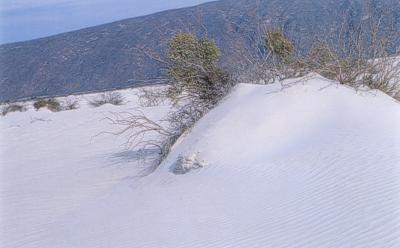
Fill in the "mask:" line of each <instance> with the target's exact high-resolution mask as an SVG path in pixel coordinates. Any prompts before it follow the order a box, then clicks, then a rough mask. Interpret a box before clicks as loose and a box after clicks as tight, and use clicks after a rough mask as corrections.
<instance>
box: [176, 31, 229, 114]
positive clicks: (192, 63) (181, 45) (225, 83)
mask: <svg viewBox="0 0 400 248" xmlns="http://www.w3.org/2000/svg"><path fill="white" fill-rule="evenodd" d="M219 57H220V50H219V48H218V47H217V45H216V44H215V42H213V41H210V40H208V39H197V38H196V37H195V36H194V35H193V34H190V33H180V34H177V35H175V36H174V37H173V38H172V39H171V40H170V42H169V47H168V74H169V78H170V81H171V87H170V88H169V92H168V96H169V98H170V99H172V100H173V102H175V103H176V102H178V101H179V100H181V99H182V95H185V97H186V99H189V100H190V101H192V102H196V104H197V103H198V104H200V105H203V106H207V107H211V106H213V105H215V104H216V103H217V102H218V100H219V99H221V98H222V97H223V96H224V95H225V94H226V93H227V91H228V90H229V88H230V86H231V85H230V84H229V83H230V77H229V75H228V74H227V73H226V72H225V71H224V70H222V69H221V68H220V67H219V66H218V60H219Z"/></svg>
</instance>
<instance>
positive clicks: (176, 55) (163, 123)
mask: <svg viewBox="0 0 400 248" xmlns="http://www.w3.org/2000/svg"><path fill="white" fill-rule="evenodd" d="M387 10H388V9H387V8H383V7H382V9H380V11H379V12H378V13H377V11H376V9H374V8H372V7H371V6H369V5H368V3H366V5H365V9H364V13H363V14H364V15H365V16H367V17H368V18H361V19H360V20H359V21H358V22H354V21H350V20H353V19H351V18H349V16H350V15H351V13H347V12H344V13H343V16H342V19H341V20H340V21H339V22H338V25H337V29H334V30H329V31H328V32H327V33H326V34H321V35H319V36H317V37H314V38H313V42H312V45H311V46H308V47H306V46H305V45H304V44H301V43H298V42H296V41H293V40H291V38H290V34H287V33H286V32H285V31H284V28H283V27H284V26H281V27H280V26H269V25H262V24H260V30H259V33H258V34H256V37H252V38H251V39H249V41H250V42H253V45H252V47H254V48H255V49H254V51H243V50H241V48H240V47H237V49H238V51H239V52H240V51H243V53H242V55H243V56H242V60H243V63H241V62H238V64H239V65H240V66H239V67H238V68H240V69H238V70H237V71H236V72H235V73H233V74H229V73H227V72H226V71H225V70H224V69H223V68H222V67H221V66H220V64H219V58H220V56H221V51H220V50H219V48H218V47H217V45H216V44H215V42H214V41H212V40H210V39H208V38H206V37H203V38H198V37H197V36H196V35H195V34H192V33H177V34H175V35H174V36H173V37H172V38H171V39H170V40H169V42H168V50H167V54H166V58H165V59H163V57H162V56H159V55H157V54H154V53H152V52H151V51H150V52H149V51H144V53H145V54H146V55H147V56H150V57H151V58H153V59H155V60H156V61H157V62H159V63H162V64H163V65H164V67H165V71H166V74H165V76H166V77H165V78H164V79H163V80H165V81H166V82H168V84H167V86H166V87H164V88H162V89H157V90H154V89H142V90H141V91H140V93H139V98H140V101H141V103H142V106H145V107H152V106H156V105H158V104H160V103H163V102H165V101H168V102H169V103H170V104H171V105H172V110H171V111H170V112H169V113H168V115H167V116H166V117H165V118H164V119H162V120H152V119H150V118H148V117H147V116H146V115H145V114H144V113H143V112H142V111H139V110H137V111H136V112H134V113H132V112H131V113H120V114H114V115H113V116H112V117H111V118H109V120H110V121H111V123H112V124H114V125H117V126H119V127H120V131H119V132H115V133H113V134H117V135H121V134H128V140H127V145H128V146H129V147H131V148H135V149H147V150H156V151H158V155H157V156H156V158H153V159H152V161H151V162H152V164H153V165H154V166H153V168H155V167H156V166H157V165H158V164H160V163H161V161H162V160H163V159H164V158H165V157H166V156H167V155H168V153H169V151H170V149H171V147H172V146H173V145H174V143H175V142H176V141H177V140H178V139H179V137H180V136H181V135H182V134H184V133H185V132H186V131H188V130H190V129H191V127H193V125H195V123H196V122H197V121H198V120H199V119H200V118H201V117H202V116H203V115H204V114H205V113H207V112H208V111H209V110H210V109H212V108H213V107H214V106H215V105H217V104H218V103H219V102H220V101H221V100H222V99H223V98H224V96H226V95H227V94H228V93H229V92H230V90H231V89H232V87H233V86H234V85H235V84H236V83H237V82H254V83H261V84H268V83H274V82H281V81H282V80H285V79H288V78H296V77H301V76H305V75H308V74H310V73H317V74H320V75H322V76H324V77H326V78H327V79H331V80H334V81H337V82H339V83H340V84H344V85H347V86H350V87H353V88H354V89H356V90H360V89H379V90H381V91H383V92H385V93H386V94H388V95H390V96H392V97H394V98H397V99H399V97H400V87H399V85H400V63H398V62H397V61H396V60H398V58H396V57H395V55H396V54H397V53H396V52H397V50H396V47H395V46H396V44H399V39H400V35H399V33H398V29H397V28H396V26H395V25H396V21H395V16H389V15H393V12H391V11H387ZM372 12H373V13H372ZM383 16H385V21H382V20H383V18H382V17H383ZM236 62H237V61H236ZM99 102H100V103H103V102H105V101H99ZM95 105H98V104H95ZM145 137H151V138H150V139H149V138H145Z"/></svg>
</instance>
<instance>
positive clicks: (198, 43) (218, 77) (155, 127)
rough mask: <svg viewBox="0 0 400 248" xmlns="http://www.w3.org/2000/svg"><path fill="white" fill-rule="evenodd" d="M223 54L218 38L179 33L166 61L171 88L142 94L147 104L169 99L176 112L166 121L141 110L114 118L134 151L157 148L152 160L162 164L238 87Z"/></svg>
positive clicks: (152, 162) (171, 44) (113, 120)
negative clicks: (181, 139)
mask: <svg viewBox="0 0 400 248" xmlns="http://www.w3.org/2000/svg"><path fill="white" fill-rule="evenodd" d="M219 57H220V50H219V48H218V47H217V46H216V44H215V43H214V42H213V41H212V40H209V39H206V38H197V37H196V36H195V35H193V34H190V33H178V34H176V35H175V36H174V37H172V38H171V40H170V41H169V46H168V54H167V59H166V60H164V61H163V62H164V64H165V69H166V72H167V73H166V76H167V77H168V80H169V84H168V86H166V87H165V88H163V89H158V90H155V91H151V90H150V91H149V90H146V89H144V90H142V91H141V93H140V94H139V97H140V99H141V100H140V101H141V102H142V103H144V105H146V106H154V105H156V104H159V103H161V102H164V101H168V102H169V103H170V104H171V105H172V109H171V111H170V112H169V113H168V114H167V116H166V117H165V118H164V119H162V120H152V119H150V118H149V117H147V116H146V115H145V113H143V112H142V111H140V110H137V111H136V112H135V113H118V114H113V116H112V117H111V118H108V119H109V121H110V122H111V123H112V124H114V125H117V126H119V127H120V131H119V132H114V133H113V134H116V135H122V134H127V135H128V139H127V143H126V144H127V145H128V146H129V147H131V148H132V149H133V148H138V149H144V150H156V151H157V154H158V155H157V156H156V157H153V158H152V159H151V160H152V161H150V162H151V164H152V165H153V168H155V167H157V166H158V165H159V164H160V163H161V161H162V160H163V159H164V158H165V157H166V156H167V155H168V153H169V151H170V149H171V147H172V146H173V145H174V143H175V142H176V141H177V140H178V139H179V137H180V136H181V135H182V134H184V133H185V132H186V131H187V130H189V129H190V128H191V127H193V125H194V124H195V123H196V121H198V120H199V119H200V118H201V117H202V116H203V115H204V114H205V113H207V112H208V111H209V110H210V109H212V108H213V107H214V106H215V105H216V104H218V102H219V101H221V100H222V99H223V98H224V96H225V95H226V94H228V93H229V91H230V89H231V88H232V87H233V85H234V84H233V83H232V81H231V78H230V75H229V74H228V73H227V72H226V71H224V70H223V69H222V68H221V67H220V66H219V65H218V60H219ZM145 137H147V138H145ZM148 137H151V138H150V139H149V138H148Z"/></svg>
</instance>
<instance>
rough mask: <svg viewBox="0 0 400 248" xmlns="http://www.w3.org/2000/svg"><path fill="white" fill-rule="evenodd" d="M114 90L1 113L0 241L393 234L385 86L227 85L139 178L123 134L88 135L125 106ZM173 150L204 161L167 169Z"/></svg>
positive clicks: (393, 144) (398, 224) (398, 190)
mask: <svg viewBox="0 0 400 248" xmlns="http://www.w3.org/2000/svg"><path fill="white" fill-rule="evenodd" d="M287 83H288V82H287ZM124 94H125V95H126V96H127V97H128V98H129V99H130V103H129V104H126V105H124V106H120V107H115V106H104V107H100V108H97V109H93V108H87V107H82V108H81V109H79V110H74V111H67V112H60V113H50V112H46V111H39V112H34V111H28V112H25V113H12V114H10V115H7V116H6V117H3V118H0V123H1V130H2V137H1V141H0V150H1V151H2V155H1V158H2V159H1V161H0V163H1V166H0V169H1V171H0V173H1V191H0V199H1V207H2V212H1V215H0V218H1V219H0V221H1V222H0V225H1V234H2V236H1V243H0V244H2V245H3V246H2V247H7V248H9V247H13V248H14V247H35V248H36V247H37V248H39V247H40V248H54V247H57V248H58V247H65V248H67V247H68V248H71V247H73V248H75V247H76V248H78V247H79V248H80V247H82V248H101V247H104V248H108V247H118V248H125V247H126V248H128V247H129V248H132V247H152V248H153V247H171V248H172V247H173V248H178V247H199V248H200V247H201V248H206V247H209V248H216V247H246V248H247V247H316V248H321V247H349V248H350V247H352V248H353V247H400V129H399V127H400V105H399V103H397V102H395V101H394V100H393V99H392V98H390V97H388V96H386V95H384V94H383V93H380V92H376V91H365V92H358V93H357V92H355V91H354V90H352V89H349V88H346V87H344V86H340V85H337V84H335V83H332V82H328V81H326V80H324V79H322V78H320V77H315V78H313V79H308V80H304V81H302V82H299V83H296V84H293V85H292V86H291V87H288V88H285V89H281V86H280V84H275V85H268V86H261V85H247V84H241V85H238V86H237V88H236V89H235V90H234V92H233V93H232V94H231V95H230V96H228V97H227V99H225V100H224V101H223V102H222V103H221V104H220V105H219V106H217V107H216V108H215V109H214V110H212V111H211V112H210V113H209V114H207V115H206V116H205V117H204V118H203V119H201V120H200V121H199V122H198V123H197V125H196V126H195V127H194V128H193V130H192V131H191V132H190V133H189V134H187V135H186V136H185V137H183V138H182V139H181V140H180V141H179V143H178V144H177V145H176V146H175V147H174V148H173V151H172V153H171V154H170V156H169V157H168V158H167V160H166V161H164V163H163V164H162V165H161V166H160V167H159V168H158V169H157V170H156V171H154V172H153V173H152V174H151V175H149V176H146V177H141V178H138V177H135V175H138V172H139V171H140V170H141V169H142V168H144V167H145V165H143V164H141V163H140V161H138V160H136V157H135V156H136V154H135V152H134V151H123V148H122V147H121V146H120V145H119V144H121V142H123V137H119V138H118V137H114V136H100V137H97V138H95V139H92V136H93V135H95V134H97V133H98V132H101V131H104V130H105V129H107V128H112V127H110V126H108V125H107V124H106V123H103V122H99V120H100V119H101V118H103V117H105V116H107V114H108V112H109V111H129V110H130V109H132V108H134V107H137V103H136V102H137V100H136V99H135V97H131V95H132V94H133V91H126V92H124ZM167 108H168V106H161V107H156V108H147V109H146V110H145V111H146V112H147V113H149V114H151V115H153V116H155V117H156V116H162V114H163V113H165V111H166V110H167ZM32 118H33V119H35V118H42V119H49V120H51V121H37V122H33V123H31V119H32ZM180 156H183V157H191V158H196V159H197V160H198V161H200V162H201V163H202V165H203V167H202V168H198V169H194V170H192V171H189V172H188V173H186V174H184V175H176V174H174V173H173V169H174V168H173V167H174V164H175V162H176V160H177V159H178V157H180Z"/></svg>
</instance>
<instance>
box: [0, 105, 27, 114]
mask: <svg viewBox="0 0 400 248" xmlns="http://www.w3.org/2000/svg"><path fill="white" fill-rule="evenodd" d="M24 111H26V108H25V107H24V106H23V105H20V104H8V105H5V106H3V107H2V108H1V115H2V116H5V115H7V114H8V113H11V112H24Z"/></svg>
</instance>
